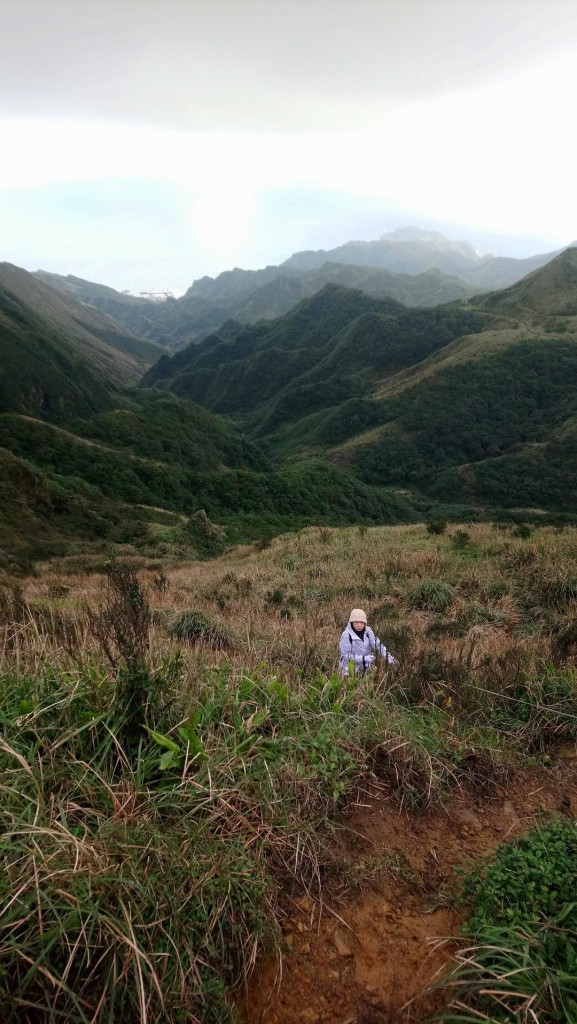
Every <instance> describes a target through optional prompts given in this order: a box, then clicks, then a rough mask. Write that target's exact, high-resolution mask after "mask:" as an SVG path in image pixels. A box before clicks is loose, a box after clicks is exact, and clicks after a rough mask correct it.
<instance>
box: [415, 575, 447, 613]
mask: <svg viewBox="0 0 577 1024" xmlns="http://www.w3.org/2000/svg"><path fill="white" fill-rule="evenodd" d="M453 597H454V589H453V587H452V586H451V584H450V583H444V582H443V581H442V580H425V581H424V582H423V583H419V584H418V586H416V587H414V588H413V590H411V592H410V593H409V602H410V604H411V607H412V608H422V609H424V610H426V611H432V612H446V611H447V609H448V608H449V606H450V604H451V602H452V601H453Z"/></svg>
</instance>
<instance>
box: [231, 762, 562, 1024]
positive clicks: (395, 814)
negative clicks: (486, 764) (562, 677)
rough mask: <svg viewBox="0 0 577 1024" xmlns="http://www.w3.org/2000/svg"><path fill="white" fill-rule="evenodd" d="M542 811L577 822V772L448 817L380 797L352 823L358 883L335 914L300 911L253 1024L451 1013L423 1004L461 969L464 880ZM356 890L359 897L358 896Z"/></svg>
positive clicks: (287, 929)
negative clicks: (456, 966) (456, 890)
mask: <svg viewBox="0 0 577 1024" xmlns="http://www.w3.org/2000/svg"><path fill="white" fill-rule="evenodd" d="M541 811H545V812H548V813H554V814H556V815H561V814H572V815H574V816H575V815H577V763H576V762H574V761H573V762H567V763H566V764H564V765H562V766H561V767H560V768H559V770H558V771H556V772H555V774H554V775H553V774H547V773H545V772H544V771H543V772H526V773H524V774H523V775H522V776H521V777H519V778H517V780H516V782H515V784H514V785H513V786H512V787H511V788H510V789H509V790H508V792H507V793H505V792H504V791H499V792H498V793H497V794H495V795H493V797H492V798H491V799H488V800H477V801H476V800H474V799H473V798H472V797H471V796H469V795H467V794H465V793H461V794H456V795H454V796H453V798H452V799H451V800H450V801H449V803H448V805H447V807H446V808H445V810H444V811H442V812H436V813H428V814H423V815H407V814H405V813H403V812H402V811H401V812H400V811H398V810H397V809H395V808H394V807H393V806H392V804H391V802H390V801H389V800H387V799H386V798H385V797H383V796H382V795H381V796H375V797H374V798H372V799H370V800H367V803H366V804H365V805H364V806H362V807H360V806H359V807H354V808H351V809H350V811H349V813H348V814H347V816H346V822H345V824H346V826H347V831H346V832H344V833H343V836H342V840H341V843H342V849H341V850H340V851H339V856H340V857H341V859H342V860H343V861H344V862H345V864H346V865H348V866H347V867H346V871H345V877H346V879H347V881H346V884H344V885H342V886H341V891H338V890H335V889H334V887H333V890H332V892H331V891H330V886H329V891H328V892H327V894H326V896H324V897H323V899H324V900H325V903H324V905H321V904H319V903H318V902H313V901H312V900H311V899H309V898H308V897H306V896H305V897H304V898H301V899H296V900H294V901H290V903H289V907H288V913H287V918H286V920H285V922H284V927H283V931H284V938H285V942H286V948H285V950H284V951H283V953H282V956H281V957H280V959H277V958H274V957H268V958H264V959H263V960H262V961H261V963H260V964H259V965H258V966H257V969H256V971H255V974H254V975H253V978H252V981H251V984H250V988H249V990H248V992H247V993H246V995H245V996H244V997H243V998H242V999H241V1001H240V1005H239V1010H240V1015H241V1019H242V1021H243V1022H244V1024H400V1022H403V1024H405V1022H424V1021H426V1020H427V1019H428V1018H429V1016H430V1015H431V1014H432V1013H434V1012H435V1011H437V1010H439V1009H440V1008H441V1007H442V1006H443V1005H444V1003H445V1001H446V998H445V996H444V994H443V993H442V992H437V993H435V994H433V995H430V994H429V995H423V991H424V989H425V988H426V987H427V986H428V985H429V984H430V982H431V981H432V980H433V978H434V977H435V976H438V974H439V973H441V974H442V973H443V971H444V970H445V969H446V967H447V965H448V964H449V963H450V960H451V948H452V947H451V944H450V943H448V942H444V943H442V944H441V945H440V944H439V941H438V940H439V939H442V938H446V937H447V936H451V935H452V936H454V935H455V934H457V933H458V930H459V927H460V924H461V922H462V918H461V916H460V914H459V912H458V911H457V910H455V909H453V908H451V907H450V905H449V901H448V899H447V889H448V886H449V885H450V884H451V882H452V880H453V878H454V869H455V867H458V866H467V865H469V864H471V863H472V862H474V861H478V860H479V859H482V858H484V857H487V856H488V855H489V854H490V853H491V852H492V851H493V850H494V849H495V848H496V847H497V846H498V845H499V844H500V843H502V842H503V841H504V840H505V839H507V838H508V837H510V836H513V835H518V834H520V833H521V832H522V831H526V830H527V829H528V828H530V827H531V825H533V824H534V823H535V822H536V821H537V820H538V818H539V814H540V812H541ZM351 889H352V890H353V891H354V895H351Z"/></svg>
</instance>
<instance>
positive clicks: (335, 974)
mask: <svg viewBox="0 0 577 1024" xmlns="http://www.w3.org/2000/svg"><path fill="white" fill-rule="evenodd" d="M328 976H329V978H330V979H331V981H339V980H340V977H341V976H340V974H339V972H338V971H328Z"/></svg>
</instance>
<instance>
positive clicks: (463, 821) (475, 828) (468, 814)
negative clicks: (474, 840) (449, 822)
mask: <svg viewBox="0 0 577 1024" xmlns="http://www.w3.org/2000/svg"><path fill="white" fill-rule="evenodd" d="M453 820H454V821H456V822H457V824H458V825H461V827H462V829H464V828H468V829H470V830H471V831H472V832H480V831H481V830H482V828H483V824H482V822H480V821H479V819H478V817H477V815H476V814H473V812H472V811H470V810H469V808H468V807H460V808H459V809H458V811H456V812H455V814H454V815H453Z"/></svg>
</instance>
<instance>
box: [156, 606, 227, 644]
mask: <svg viewBox="0 0 577 1024" xmlns="http://www.w3.org/2000/svg"><path fill="white" fill-rule="evenodd" d="M168 632H169V634H170V636H173V637H175V639H177V640H186V641H187V642H188V643H190V644H198V643H205V644H210V645H211V646H212V647H230V646H231V637H230V635H229V633H228V632H227V630H225V629H223V627H222V626H219V625H217V624H216V623H214V622H212V621H211V619H209V618H208V616H206V615H205V614H204V612H199V611H194V610H191V611H184V612H180V614H178V615H177V616H176V618H174V619H173V620H172V621H171V622H170V624H169V626H168Z"/></svg>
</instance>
